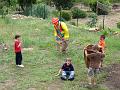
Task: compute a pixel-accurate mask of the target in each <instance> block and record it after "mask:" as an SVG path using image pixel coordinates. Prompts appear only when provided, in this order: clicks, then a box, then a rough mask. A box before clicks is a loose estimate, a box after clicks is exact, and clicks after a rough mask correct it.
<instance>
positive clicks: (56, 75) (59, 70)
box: [55, 69, 63, 76]
mask: <svg viewBox="0 0 120 90" xmlns="http://www.w3.org/2000/svg"><path fill="white" fill-rule="evenodd" d="M62 71H63V70H62V69H60V70H59V72H58V74H57V75H55V76H59V75H60V73H61V72H62Z"/></svg>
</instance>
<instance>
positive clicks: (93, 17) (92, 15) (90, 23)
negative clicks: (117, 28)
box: [88, 13, 97, 27]
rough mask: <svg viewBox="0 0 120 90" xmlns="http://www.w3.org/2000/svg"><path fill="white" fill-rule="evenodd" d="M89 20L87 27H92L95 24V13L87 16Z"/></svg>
mask: <svg viewBox="0 0 120 90" xmlns="http://www.w3.org/2000/svg"><path fill="white" fill-rule="evenodd" d="M88 17H89V18H90V21H89V22H88V26H90V27H94V26H96V24H97V15H96V14H95V13H92V14H90V15H89V16H88Z"/></svg>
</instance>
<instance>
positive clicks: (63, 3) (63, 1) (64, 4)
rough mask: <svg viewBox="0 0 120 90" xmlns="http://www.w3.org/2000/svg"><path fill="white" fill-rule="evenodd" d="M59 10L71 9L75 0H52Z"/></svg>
mask: <svg viewBox="0 0 120 90" xmlns="http://www.w3.org/2000/svg"><path fill="white" fill-rule="evenodd" d="M52 1H53V2H54V4H55V6H56V8H57V9H58V10H60V9H61V8H63V9H70V8H71V7H72V6H73V0H52Z"/></svg>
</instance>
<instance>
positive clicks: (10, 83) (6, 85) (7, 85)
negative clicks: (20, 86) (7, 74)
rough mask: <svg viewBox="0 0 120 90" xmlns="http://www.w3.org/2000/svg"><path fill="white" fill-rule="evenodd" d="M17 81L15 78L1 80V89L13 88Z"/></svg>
mask: <svg viewBox="0 0 120 90" xmlns="http://www.w3.org/2000/svg"><path fill="white" fill-rule="evenodd" d="M15 82H16V81H15V80H6V81H4V82H0V90H12V88H13V87H14V85H15Z"/></svg>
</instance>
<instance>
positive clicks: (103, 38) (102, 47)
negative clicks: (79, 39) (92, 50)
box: [98, 35, 105, 53]
mask: <svg viewBox="0 0 120 90" xmlns="http://www.w3.org/2000/svg"><path fill="white" fill-rule="evenodd" d="M98 45H99V47H101V52H102V53H104V49H105V35H101V36H100V40H99V43H98Z"/></svg>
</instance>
